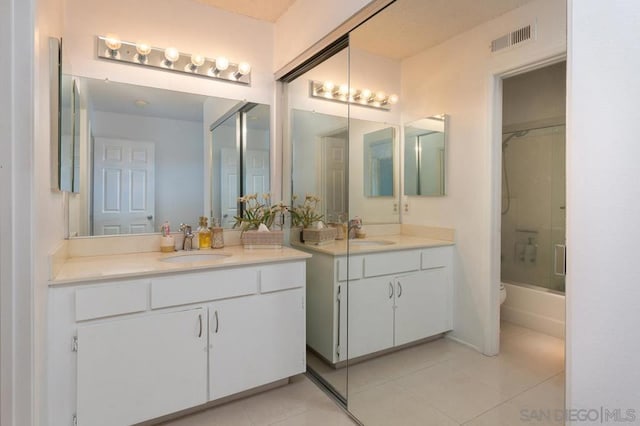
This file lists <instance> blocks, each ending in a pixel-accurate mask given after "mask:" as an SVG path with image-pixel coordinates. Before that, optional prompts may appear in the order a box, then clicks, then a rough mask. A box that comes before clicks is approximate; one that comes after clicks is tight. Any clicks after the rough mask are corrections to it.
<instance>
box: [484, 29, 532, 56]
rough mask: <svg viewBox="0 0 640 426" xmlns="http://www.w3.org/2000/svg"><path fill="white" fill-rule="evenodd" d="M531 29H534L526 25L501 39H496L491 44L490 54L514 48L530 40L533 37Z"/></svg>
mask: <svg viewBox="0 0 640 426" xmlns="http://www.w3.org/2000/svg"><path fill="white" fill-rule="evenodd" d="M533 29H534V27H533V26H532V25H527V26H524V27H522V28H518V29H517V30H514V31H511V32H510V33H508V34H505V35H503V36H502V37H498V38H497V39H495V40H493V41H492V42H491V52H498V51H500V50H504V49H508V48H510V47H515V46H517V45H519V44H521V43H524V42H525V41H527V40H531V39H532V38H533V36H534V34H533Z"/></svg>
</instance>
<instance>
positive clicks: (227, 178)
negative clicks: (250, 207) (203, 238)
mask: <svg viewBox="0 0 640 426" xmlns="http://www.w3.org/2000/svg"><path fill="white" fill-rule="evenodd" d="M220 155H221V167H220V181H221V185H220V203H221V206H220V213H221V214H222V220H221V223H220V224H221V225H222V226H223V227H225V228H230V227H232V226H233V223H234V219H233V218H234V217H235V216H236V215H237V214H238V197H239V196H240V186H239V185H240V182H239V180H238V179H239V175H240V161H239V159H238V151H237V150H236V149H235V148H221V149H220Z"/></svg>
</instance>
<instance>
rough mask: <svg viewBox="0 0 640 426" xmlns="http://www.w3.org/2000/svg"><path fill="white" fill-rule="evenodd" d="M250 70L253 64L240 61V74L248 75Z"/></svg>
mask: <svg viewBox="0 0 640 426" xmlns="http://www.w3.org/2000/svg"><path fill="white" fill-rule="evenodd" d="M250 72H251V65H249V64H248V63H247V62H240V64H239V65H238V74H240V75H247V74H249V73H250Z"/></svg>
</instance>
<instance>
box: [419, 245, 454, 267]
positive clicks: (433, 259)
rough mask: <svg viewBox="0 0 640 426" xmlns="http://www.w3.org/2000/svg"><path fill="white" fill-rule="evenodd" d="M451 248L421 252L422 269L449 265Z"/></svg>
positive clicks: (435, 248)
mask: <svg viewBox="0 0 640 426" xmlns="http://www.w3.org/2000/svg"><path fill="white" fill-rule="evenodd" d="M451 256H452V254H451V247H434V248H430V249H426V250H423V251H422V269H432V268H442V267H443V266H449V265H450V264H451Z"/></svg>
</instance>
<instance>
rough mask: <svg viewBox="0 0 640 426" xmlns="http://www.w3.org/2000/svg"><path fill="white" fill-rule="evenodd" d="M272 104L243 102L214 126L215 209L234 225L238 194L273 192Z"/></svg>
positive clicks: (216, 215)
mask: <svg viewBox="0 0 640 426" xmlns="http://www.w3.org/2000/svg"><path fill="white" fill-rule="evenodd" d="M269 122H270V108H269V106H268V105H260V104H254V103H241V104H238V105H236V106H234V107H233V108H231V109H230V110H229V111H227V113H226V114H224V115H223V116H222V117H221V118H220V119H219V120H218V121H216V122H215V123H213V124H212V125H211V126H210V130H211V143H212V168H213V173H212V182H211V200H212V203H211V213H212V215H213V217H214V218H219V219H220V225H221V226H222V227H224V228H232V227H233V225H234V223H235V217H236V216H239V215H242V212H241V211H239V207H240V204H239V203H238V197H241V196H243V195H246V194H258V195H259V196H260V197H261V196H262V195H263V194H265V193H268V192H270V155H269V153H270V151H269V149H270V127H269Z"/></svg>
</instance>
